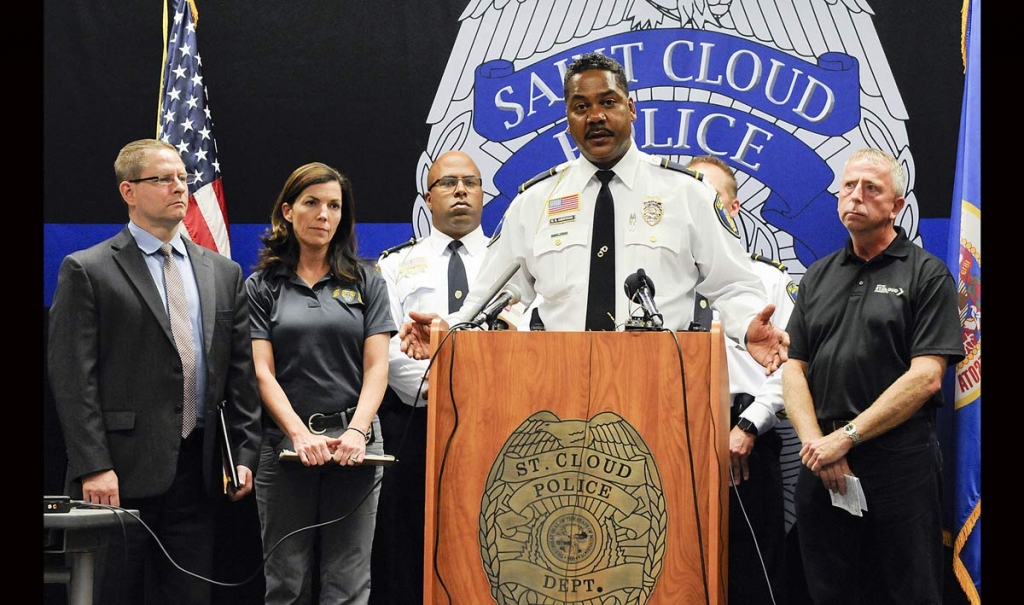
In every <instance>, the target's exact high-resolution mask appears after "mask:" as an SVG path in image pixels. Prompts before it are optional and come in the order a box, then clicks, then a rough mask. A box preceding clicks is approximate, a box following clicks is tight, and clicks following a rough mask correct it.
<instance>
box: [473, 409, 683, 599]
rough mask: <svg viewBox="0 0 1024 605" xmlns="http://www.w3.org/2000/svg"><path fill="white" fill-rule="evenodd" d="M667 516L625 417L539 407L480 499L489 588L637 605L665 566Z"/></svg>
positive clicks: (499, 460) (653, 472)
mask: <svg viewBox="0 0 1024 605" xmlns="http://www.w3.org/2000/svg"><path fill="white" fill-rule="evenodd" d="M668 521H669V520H668V509H667V504H666V501H665V494H664V490H663V488H662V483H661V473H660V472H659V471H658V467H657V465H656V464H655V460H654V457H653V455H652V454H651V450H650V448H648V447H647V444H646V443H644V441H643V438H642V437H641V436H640V433H639V432H638V431H637V430H636V428H634V427H633V426H632V425H631V424H629V422H627V421H626V420H625V419H624V418H622V417H621V416H619V415H617V414H615V413H613V412H602V413H600V414H598V415H597V416H594V417H593V418H591V419H590V420H580V419H569V420H561V419H559V418H558V416H556V415H555V414H553V413H551V412H550V411H546V410H545V411H540V412H537V413H535V414H533V415H532V416H530V417H529V418H527V419H526V420H524V421H523V423H522V424H520V425H519V427H517V428H516V430H515V431H514V432H513V433H512V434H511V435H509V437H508V439H507V440H506V441H505V444H504V445H503V446H502V449H501V451H500V452H498V455H497V456H496V457H495V459H494V463H493V464H492V465H491V470H490V472H489V473H488V476H487V483H486V485H485V486H484V493H483V496H482V498H481V501H480V532H479V537H480V538H479V539H480V554H481V556H482V558H483V565H484V571H485V573H486V574H487V578H488V580H489V582H490V584H491V594H492V595H494V596H495V599H496V600H497V601H498V602H499V603H563V604H565V605H570V604H587V605H590V604H596V603H617V604H620V605H642V604H643V603H646V602H647V600H648V599H649V598H650V595H651V593H652V592H653V591H654V585H655V584H656V583H657V581H658V576H659V575H660V574H661V570H662V568H663V560H664V556H665V548H666V544H665V542H666V540H665V536H666V531H667V527H668ZM498 595H501V597H502V598H498Z"/></svg>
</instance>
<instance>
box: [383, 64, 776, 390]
mask: <svg viewBox="0 0 1024 605" xmlns="http://www.w3.org/2000/svg"><path fill="white" fill-rule="evenodd" d="M565 98H566V114H567V117H568V130H569V132H570V133H571V134H572V137H573V140H574V141H575V142H576V144H577V145H578V146H579V150H580V154H581V156H582V157H580V158H578V159H575V160H572V161H570V162H566V163H564V164H561V165H559V166H557V167H555V168H553V169H551V170H549V171H548V172H546V173H544V174H543V175H540V176H538V177H536V178H534V179H532V180H531V181H529V182H527V183H526V184H524V185H523V186H522V187H520V194H519V195H518V196H516V198H515V199H514V200H513V201H512V203H511V204H510V206H509V208H508V211H507V212H506V214H505V217H504V218H503V219H502V224H501V225H500V226H499V229H498V230H497V231H496V232H495V234H494V235H493V236H492V238H491V243H490V244H489V246H488V250H487V255H486V258H485V259H484V264H483V266H482V267H481V269H480V273H478V274H477V277H476V281H475V282H474V286H473V288H472V290H471V292H470V295H469V297H468V298H467V302H466V305H465V307H464V308H463V309H464V310H465V309H466V308H469V309H472V308H473V307H474V306H475V305H476V304H478V303H479V301H480V299H481V298H483V297H485V296H486V295H487V290H488V289H489V288H488V286H489V285H491V284H492V283H494V281H495V280H496V279H497V277H498V276H500V275H501V273H502V272H503V271H504V270H505V269H506V268H508V267H509V266H510V265H511V264H512V263H513V262H514V261H515V262H519V263H520V264H521V268H520V270H519V271H517V272H516V274H515V276H514V277H513V278H512V280H511V282H510V283H513V284H515V285H516V286H517V287H518V288H519V290H520V291H521V292H522V301H523V303H524V304H526V305H529V303H530V302H532V301H533V300H534V298H535V297H536V295H538V294H539V295H540V296H541V300H540V301H539V303H538V305H537V310H538V314H539V316H540V319H541V320H542V321H543V323H544V325H545V326H546V328H547V329H548V330H562V331H576V330H584V329H597V330H613V329H616V327H617V326H620V325H622V324H623V323H625V321H626V320H627V319H628V318H629V315H630V311H629V306H630V302H629V301H628V300H627V298H626V295H625V292H624V291H623V288H622V284H623V283H624V281H625V279H626V277H627V276H628V275H630V274H631V273H633V272H635V271H636V270H637V269H638V268H643V269H644V270H645V271H646V273H647V275H649V276H650V277H651V278H652V280H654V281H655V282H656V284H657V289H656V291H657V298H656V302H657V305H658V308H659V311H660V312H661V314H662V315H663V317H664V326H665V327H666V328H669V329H674V330H680V329H686V328H687V327H688V325H689V323H690V321H691V318H692V313H693V302H694V294H695V291H696V290H699V291H700V292H701V294H703V295H704V296H705V297H706V298H707V299H708V300H710V301H711V302H712V304H714V305H715V307H716V308H718V309H719V310H720V311H721V313H722V320H723V325H724V328H725V331H726V334H727V335H730V336H731V337H733V338H734V339H736V340H738V341H740V342H746V345H747V350H748V352H749V353H750V354H751V355H752V356H753V357H754V358H755V359H756V360H757V361H758V362H759V363H760V364H761V365H762V366H764V367H765V368H767V369H768V370H769V371H774V370H775V369H777V368H778V367H779V366H780V365H781V364H782V362H784V361H785V360H786V347H787V346H788V344H789V337H788V335H787V334H786V333H785V332H784V331H783V330H780V329H778V328H776V327H775V326H773V325H772V324H771V322H770V318H771V315H772V313H773V312H774V310H775V307H774V305H771V304H768V303H767V299H766V296H765V291H764V287H763V286H762V285H761V282H760V280H759V279H758V277H757V276H756V275H755V274H754V273H753V272H752V271H751V269H750V261H749V258H748V257H747V255H746V254H745V253H744V252H743V250H742V249H741V247H740V246H737V245H736V238H738V237H739V230H738V229H737V227H736V224H735V222H733V220H732V218H731V217H730V216H729V215H728V213H727V212H726V211H725V209H724V207H723V206H722V204H721V202H720V201H719V200H718V196H717V194H716V193H715V190H714V189H713V188H712V187H711V186H710V185H707V184H705V183H703V182H701V181H700V180H699V179H697V178H695V177H694V175H693V173H691V172H690V171H688V170H687V169H685V168H683V167H682V166H679V165H676V164H673V163H670V162H668V161H666V160H664V159H660V158H656V157H654V156H650V155H647V154H645V153H643V152H641V151H639V150H638V149H637V148H636V146H635V145H633V140H632V123H633V122H634V121H635V120H636V107H635V105H634V103H633V99H631V98H630V97H629V88H628V84H627V82H626V75H625V72H624V70H623V68H622V66H621V65H619V64H618V63H617V62H615V61H614V60H613V59H610V58H608V57H604V56H602V55H597V54H589V55H583V56H582V57H580V58H579V59H577V60H576V61H575V62H573V63H572V64H571V65H570V66H569V67H568V69H567V70H566V77H565ZM608 170H610V171H613V172H614V174H613V175H611V176H610V180H609V181H608V188H609V189H610V191H611V197H612V198H613V199H614V200H615V202H614V211H613V212H614V219H611V217H609V220H607V221H594V214H595V206H596V205H597V204H596V202H595V200H597V198H598V194H599V192H600V191H601V189H602V182H601V176H602V175H601V174H599V172H600V171H608ZM605 176H607V175H605ZM595 226H596V227H598V229H599V230H600V229H601V228H605V229H607V227H611V229H608V230H607V231H610V234H609V233H607V232H605V233H602V234H601V235H598V234H595V233H592V232H593V230H594V227H595ZM608 238H613V239H608ZM594 240H596V241H598V245H597V246H592V245H591V242H592V241H594ZM602 241H613V242H614V245H612V246H607V245H601V242H602ZM609 248H611V250H612V252H613V257H614V270H608V271H606V272H605V273H606V275H600V274H598V275H599V277H603V278H605V279H606V280H607V281H608V287H609V288H611V289H612V290H609V292H614V293H613V294H610V295H609V299H608V300H609V301H610V302H609V303H608V304H607V307H606V308H602V309H600V314H601V315H603V316H607V317H606V319H607V321H605V322H604V323H603V324H601V325H596V324H594V323H593V322H591V325H588V319H587V317H588V315H590V313H588V304H590V303H592V302H593V299H594V298H595V296H594V294H592V293H591V292H590V290H589V288H590V284H591V282H592V281H597V280H592V279H591V278H590V273H589V272H588V268H589V267H590V266H591V265H592V264H594V263H596V262H599V260H598V259H600V258H601V257H603V256H604V254H606V253H607V251H608V250H609ZM608 278H611V279H608ZM592 310H593V309H592V308H591V309H590V311H592ZM434 317H435V316H434V315H430V314H422V313H415V312H413V313H410V318H411V320H412V321H407V322H405V323H404V324H403V325H402V328H401V330H400V332H399V337H400V338H401V339H402V344H401V349H402V351H404V352H405V353H406V354H408V355H409V356H411V357H415V358H419V359H423V358H427V357H429V353H430V352H429V343H430V334H429V324H430V321H431V320H432V319H433V318H434ZM450 317H451V319H452V322H451V323H454V322H455V321H463V320H465V318H462V317H460V316H459V315H458V314H454V315H451V316H450Z"/></svg>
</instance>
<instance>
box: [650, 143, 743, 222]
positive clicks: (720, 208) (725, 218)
mask: <svg viewBox="0 0 1024 605" xmlns="http://www.w3.org/2000/svg"><path fill="white" fill-rule="evenodd" d="M658 166H660V167H662V168H665V169H667V170H674V171H676V172H681V173H683V174H685V175H686V176H689V177H693V178H695V179H697V180H698V181H704V176H703V175H702V174H701V173H700V172H699V171H696V170H691V169H689V168H687V167H686V166H684V165H682V164H680V163H679V162H673V161H672V160H669V159H668V158H659V161H658ZM710 185H711V184H710V183H708V186H710ZM715 215H717V216H718V222H719V223H721V224H722V226H723V227H725V230H726V231H728V232H729V233H730V234H731V235H732V236H733V237H735V238H736V239H739V238H740V227H739V225H737V224H736V219H734V218H733V217H731V216H730V215H729V210H728V209H727V208H726V207H725V204H723V203H722V200H721V199H720V198H719V197H718V195H715Z"/></svg>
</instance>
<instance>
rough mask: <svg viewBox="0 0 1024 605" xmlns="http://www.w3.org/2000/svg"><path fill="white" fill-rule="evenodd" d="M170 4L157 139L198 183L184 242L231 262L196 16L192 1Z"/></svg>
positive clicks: (191, 188)
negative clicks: (171, 147) (173, 151)
mask: <svg viewBox="0 0 1024 605" xmlns="http://www.w3.org/2000/svg"><path fill="white" fill-rule="evenodd" d="M172 2H173V6H174V14H173V16H172V19H171V21H170V24H169V27H168V28H167V32H166V35H165V38H164V39H165V40H166V41H167V52H166V55H165V56H164V70H163V77H162V81H161V95H160V107H159V109H158V116H159V117H158V119H159V125H158V127H157V132H158V134H157V136H158V137H159V138H160V140H162V141H166V142H168V143H170V144H171V145H174V146H175V147H177V148H178V153H180V154H181V159H182V160H183V161H184V162H185V169H186V170H187V171H188V172H190V173H192V174H194V175H196V178H197V181H196V183H195V184H194V185H191V186H189V188H188V192H189V203H188V212H187V213H186V214H185V227H186V229H187V230H188V235H189V237H190V238H192V241H194V242H196V243H197V244H199V245H201V246H205V247H207V248H210V249H211V250H214V251H217V252H220V253H221V254H223V255H224V256H231V243H230V241H229V239H228V213H227V208H226V207H225V205H224V190H223V186H222V185H221V177H220V163H219V162H218V161H217V142H216V141H215V140H214V138H213V132H212V129H213V120H212V119H211V118H210V105H209V97H208V95H207V89H206V84H205V83H204V82H203V75H202V72H201V69H202V66H203V61H202V59H200V58H199V50H198V48H197V46H196V23H197V19H198V11H196V8H195V3H194V0H172ZM164 6H165V7H166V4H165V5H164ZM165 21H167V20H166V19H165Z"/></svg>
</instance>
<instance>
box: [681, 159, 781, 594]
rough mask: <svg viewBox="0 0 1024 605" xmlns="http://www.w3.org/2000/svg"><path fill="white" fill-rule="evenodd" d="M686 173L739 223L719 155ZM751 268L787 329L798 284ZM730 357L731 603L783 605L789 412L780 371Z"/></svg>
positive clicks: (735, 346)
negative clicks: (785, 420) (784, 432)
mask: <svg viewBox="0 0 1024 605" xmlns="http://www.w3.org/2000/svg"><path fill="white" fill-rule="evenodd" d="M687 167H688V168H690V169H691V170H694V171H695V172H697V173H698V174H699V175H700V176H701V178H702V179H703V180H704V181H705V182H706V183H708V184H710V185H711V186H712V187H714V188H715V190H716V191H717V192H718V197H719V198H720V199H721V200H722V204H723V205H724V206H725V209H726V210H728V212H729V215H730V216H731V217H732V218H733V219H735V220H738V217H739V214H740V200H739V198H737V197H736V193H737V189H736V177H735V176H734V175H733V173H732V170H731V169H730V168H729V165H728V164H726V163H725V162H724V161H722V160H721V159H719V158H717V157H714V156H700V157H696V158H693V159H692V160H690V162H689V163H688V164H687ZM750 264H751V269H753V270H754V272H755V273H757V275H758V277H760V278H761V281H762V283H763V284H764V287H765V290H766V291H767V292H768V300H769V301H770V302H772V303H774V304H775V315H773V316H772V321H773V322H775V323H776V325H778V326H785V325H786V323H787V322H788V321H789V315H790V313H791V312H792V311H793V305H794V303H795V301H796V293H797V286H796V284H795V283H794V282H793V280H792V279H790V277H789V274H788V273H787V272H786V267H785V266H783V265H782V264H781V263H779V262H778V261H773V260H771V259H766V258H764V257H762V256H759V255H757V254H753V255H751V261H750ZM700 302H701V301H698V307H697V309H695V312H694V315H695V317H694V320H695V321H697V322H698V323H701V324H706V325H703V327H705V328H707V327H710V321H709V320H710V319H711V318H710V317H708V316H707V315H705V316H704V319H703V320H702V319H701V314H700V311H701V309H700ZM706 310H707V311H710V309H707V308H706ZM708 315H710V314H708ZM726 355H727V358H728V364H729V392H730V393H731V394H732V409H731V417H732V418H731V423H732V425H731V426H732V430H731V431H730V432H729V457H730V462H731V468H730V477H731V478H732V481H731V483H732V488H731V489H730V490H729V602H730V603H742V604H743V605H757V604H760V603H765V604H768V605H771V604H773V603H774V604H775V605H783V604H784V603H786V602H787V600H786V594H785V578H786V565H785V556H786V549H785V539H786V531H785V510H784V500H783V495H782V490H783V487H782V470H781V467H780V462H779V452H780V451H781V449H782V439H781V438H780V436H779V434H778V432H777V431H776V430H775V425H776V423H777V422H778V418H777V416H776V414H778V413H780V412H782V411H783V409H784V407H785V406H784V402H783V399H782V372H781V371H776V372H775V373H774V374H772V375H771V376H769V377H767V378H765V375H764V371H763V369H762V368H761V367H760V366H758V365H757V363H756V362H755V361H754V360H753V359H752V358H751V357H750V355H748V354H746V353H745V352H744V351H743V349H742V348H741V347H740V345H739V343H737V342H736V341H734V340H733V339H731V338H730V339H728V340H727V342H726ZM762 563H763V564H762ZM769 580H770V584H769Z"/></svg>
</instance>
